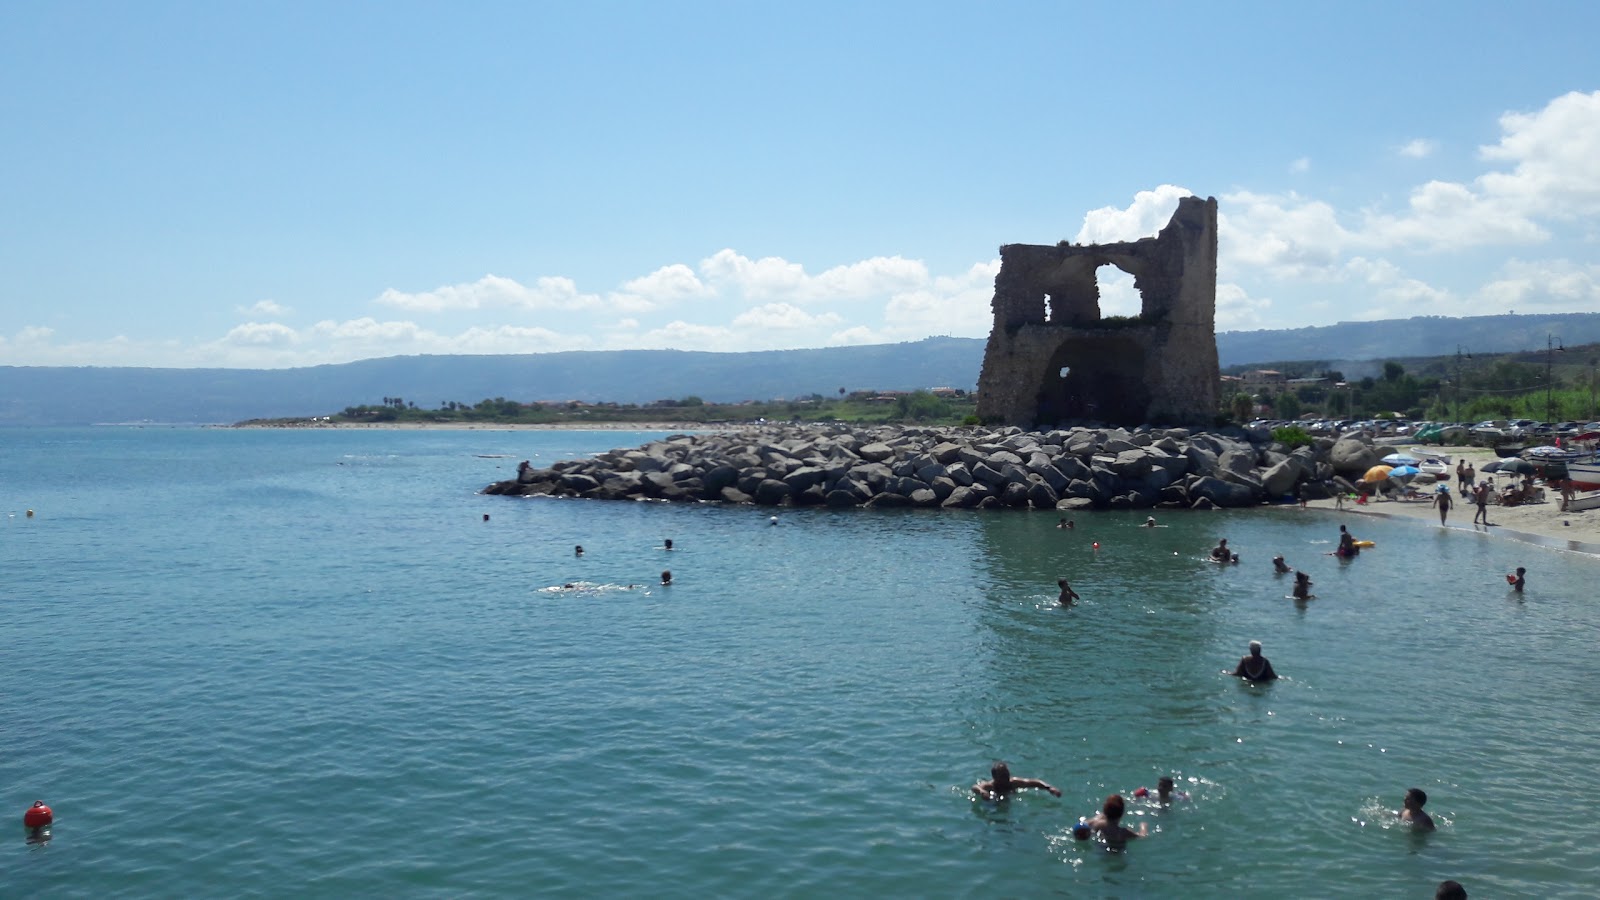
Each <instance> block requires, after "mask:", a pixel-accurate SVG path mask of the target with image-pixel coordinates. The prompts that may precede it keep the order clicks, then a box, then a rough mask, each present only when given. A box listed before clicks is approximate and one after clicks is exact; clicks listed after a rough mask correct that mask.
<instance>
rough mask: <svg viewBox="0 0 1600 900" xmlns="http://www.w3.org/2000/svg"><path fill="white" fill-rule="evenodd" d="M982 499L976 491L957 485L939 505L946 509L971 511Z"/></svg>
mask: <svg viewBox="0 0 1600 900" xmlns="http://www.w3.org/2000/svg"><path fill="white" fill-rule="evenodd" d="M982 499H983V497H982V496H981V495H980V494H978V492H977V491H974V490H973V489H972V488H970V487H967V486H966V485H959V486H957V487H956V489H955V490H954V491H951V492H950V496H948V497H946V498H944V502H943V503H940V504H939V505H940V506H942V507H944V508H946V509H971V508H972V507H974V506H977V505H978V501H979V500H982Z"/></svg>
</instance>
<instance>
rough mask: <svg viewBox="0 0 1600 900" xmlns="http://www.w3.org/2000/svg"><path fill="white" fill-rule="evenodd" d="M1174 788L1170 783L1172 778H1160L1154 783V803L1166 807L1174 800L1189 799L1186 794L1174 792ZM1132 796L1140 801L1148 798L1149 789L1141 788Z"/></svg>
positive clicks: (1165, 776)
mask: <svg viewBox="0 0 1600 900" xmlns="http://www.w3.org/2000/svg"><path fill="white" fill-rule="evenodd" d="M1174 787H1175V785H1174V784H1173V782H1172V776H1170V775H1163V776H1161V778H1160V780H1158V781H1157V782H1156V793H1155V801H1156V802H1157V803H1160V804H1161V805H1162V806H1166V805H1168V804H1170V803H1172V802H1173V801H1174V800H1188V799H1189V795H1188V794H1187V793H1186V792H1184V791H1179V790H1174ZM1133 796H1135V797H1138V798H1139V799H1141V800H1143V799H1146V798H1148V797H1149V796H1150V789H1149V788H1147V787H1141V788H1139V789H1138V790H1136V791H1134V792H1133Z"/></svg>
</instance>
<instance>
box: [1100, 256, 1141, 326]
mask: <svg viewBox="0 0 1600 900" xmlns="http://www.w3.org/2000/svg"><path fill="white" fill-rule="evenodd" d="M1094 281H1095V290H1096V292H1097V294H1098V295H1099V298H1100V318H1102V319H1109V318H1112V317H1114V316H1115V317H1123V318H1133V317H1135V316H1138V315H1140V314H1141V313H1143V312H1144V298H1143V297H1141V296H1139V289H1138V288H1137V287H1135V286H1134V283H1133V276H1132V275H1130V274H1128V273H1127V272H1124V271H1123V270H1122V269H1121V268H1119V267H1118V266H1117V265H1116V264H1114V263H1101V264H1100V266H1099V267H1098V268H1096V269H1095V270H1094Z"/></svg>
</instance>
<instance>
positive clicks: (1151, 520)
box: [1143, 516, 1156, 528]
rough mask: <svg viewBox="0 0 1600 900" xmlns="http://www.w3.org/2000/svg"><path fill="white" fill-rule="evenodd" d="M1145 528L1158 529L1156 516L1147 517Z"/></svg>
mask: <svg viewBox="0 0 1600 900" xmlns="http://www.w3.org/2000/svg"><path fill="white" fill-rule="evenodd" d="M1143 527H1145V528H1155V527H1156V517H1155V516H1147V517H1146V518H1145V520H1144V526H1143Z"/></svg>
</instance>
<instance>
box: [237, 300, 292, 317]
mask: <svg viewBox="0 0 1600 900" xmlns="http://www.w3.org/2000/svg"><path fill="white" fill-rule="evenodd" d="M235 312H237V313H239V315H241V316H287V315H289V314H290V313H292V312H294V310H293V309H290V308H289V307H287V306H284V305H283V304H281V303H278V302H277V301H275V300H257V301H256V302H255V303H252V304H251V305H249V306H240V307H236V308H235Z"/></svg>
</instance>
